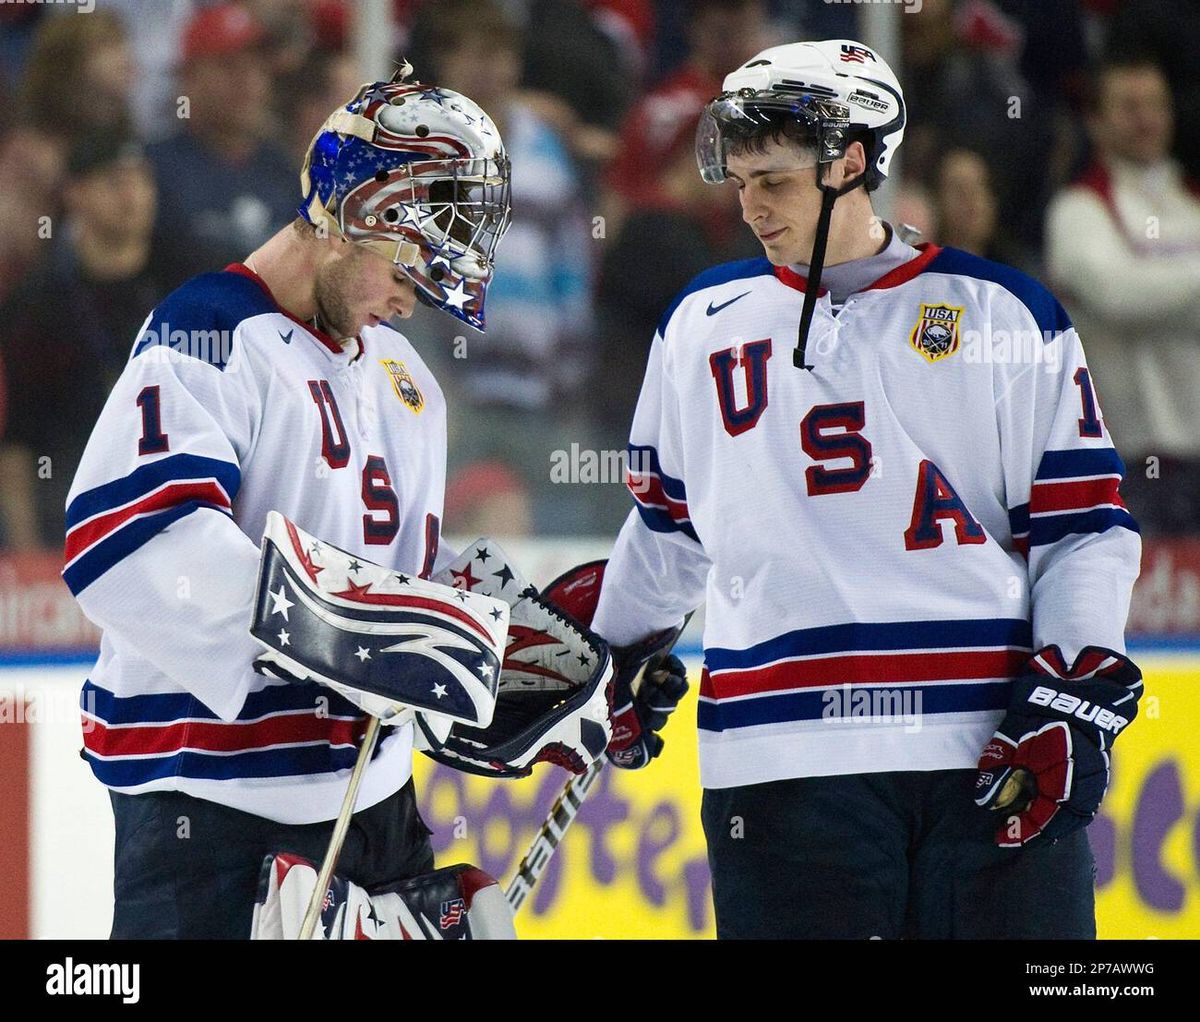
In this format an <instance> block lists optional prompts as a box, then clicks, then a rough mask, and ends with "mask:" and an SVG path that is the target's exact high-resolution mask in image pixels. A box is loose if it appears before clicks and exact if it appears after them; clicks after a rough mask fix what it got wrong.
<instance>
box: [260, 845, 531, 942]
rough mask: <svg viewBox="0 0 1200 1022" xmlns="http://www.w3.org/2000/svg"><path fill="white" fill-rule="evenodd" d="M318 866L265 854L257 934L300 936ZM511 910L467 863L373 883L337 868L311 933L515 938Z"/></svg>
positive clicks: (276, 937) (353, 937)
mask: <svg viewBox="0 0 1200 1022" xmlns="http://www.w3.org/2000/svg"><path fill="white" fill-rule="evenodd" d="M316 884H317V867H316V866H314V865H313V864H312V863H311V862H309V861H308V860H307V859H305V858H302V857H301V856H299V855H294V854H292V853H290V852H281V853H279V854H277V855H271V856H268V857H267V858H266V859H265V860H264V862H263V869H262V874H261V877H260V880H259V891H258V899H257V901H256V903H255V906H254V918H253V922H252V924H251V932H250V937H251V939H252V940H296V939H298V938H299V935H300V925H301V923H302V922H303V920H304V912H305V909H307V907H308V902H309V898H310V897H311V896H312V892H313V889H314V888H315V887H316ZM516 936H517V933H516V930H515V929H514V927H513V917H512V911H511V910H510V909H509V907H508V902H507V901H505V899H504V892H503V891H502V890H501V889H500V885H499V884H498V883H497V882H496V881H495V879H494V878H492V877H491V876H489V875H488V874H487V873H485V872H483V870H481V869H478V868H477V867H475V866H470V865H467V864H465V863H459V864H458V865H455V866H445V867H443V868H441V869H436V870H434V871H433V872H431V873H424V874H422V875H421V876H418V877H413V878H411V879H409V880H402V881H400V882H399V883H395V884H389V885H387V886H386V887H382V888H378V889H375V890H373V891H368V890H367V889H366V888H363V887H361V886H359V885H358V884H354V883H351V882H350V881H348V880H346V879H344V878H342V877H337V876H335V877H334V878H333V879H332V880H331V881H330V884H329V889H328V891H326V894H325V901H324V904H323V905H322V908H321V919H320V923H319V925H318V927H317V932H316V934H315V935H314V937H313V939H314V940H515V939H516Z"/></svg>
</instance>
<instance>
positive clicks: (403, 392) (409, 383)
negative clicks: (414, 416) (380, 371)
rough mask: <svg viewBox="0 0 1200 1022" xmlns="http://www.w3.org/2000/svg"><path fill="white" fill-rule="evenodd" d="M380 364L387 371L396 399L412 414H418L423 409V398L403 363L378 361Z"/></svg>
mask: <svg viewBox="0 0 1200 1022" xmlns="http://www.w3.org/2000/svg"><path fill="white" fill-rule="evenodd" d="M379 361H380V364H381V365H382V366H383V368H384V369H386V370H387V371H388V376H390V377H391V378H392V390H394V391H395V392H396V397H398V398H399V399H400V400H401V401H403V402H404V403H405V404H406V405H408V407H409V408H411V409H412V410H413V411H414V412H419V411H420V410H421V409H422V408H424V407H425V398H424V396H423V395H422V394H421V391H420V390H419V389H417V384H416V381H415V380H414V379H413V378H412V374H411V373H409V371H408V369H407V368H406V367H405V365H404V363H403V362H397V361H396V360H395V359H394V358H384V359H380V360H379Z"/></svg>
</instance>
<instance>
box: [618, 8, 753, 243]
mask: <svg viewBox="0 0 1200 1022" xmlns="http://www.w3.org/2000/svg"><path fill="white" fill-rule="evenodd" d="M764 25H765V8H764V5H763V3H762V2H761V0H697V2H696V3H694V4H692V5H691V8H690V12H689V16H688V43H689V47H690V52H689V55H688V59H687V61H686V62H685V63H684V64H683V65H682V66H680V67H679V68H678V69H677V70H675V71H674V72H672V73H671V74H670V75H668V76H667V77H666V78H665V79H664V80H663V81H662V82H660V83H659V84H658V85H657V86H656V87H655V88H654V89H652V90H651V91H650V92H648V93H646V95H644V96H643V97H642V98H641V99H640V100H638V102H637V103H636V104H635V105H634V107H633V109H632V110H630V112H629V116H628V117H627V118H626V120H625V123H624V125H623V126H622V129H621V142H620V145H619V146H618V149H617V153H616V157H615V159H614V161H613V163H612V166H611V168H610V170H609V175H608V185H609V187H610V188H611V189H612V198H613V200H614V201H613V202H612V203H611V204H610V205H609V206H608V207H607V208H606V209H605V215H606V218H607V219H608V222H609V229H610V231H611V232H613V234H614V235H615V233H616V232H617V231H618V230H619V229H620V224H621V220H622V219H623V218H624V216H625V215H626V213H627V212H628V211H629V210H630V209H635V208H638V207H649V208H654V207H657V206H659V205H661V197H660V196H659V195H658V194H657V192H658V188H659V184H660V180H661V179H660V175H661V174H662V170H663V166H664V163H665V162H666V161H667V160H668V159H669V158H670V155H671V149H672V147H674V146H675V145H676V144H677V142H678V141H679V134H680V131H681V129H682V127H683V126H684V125H688V126H689V127H690V129H691V131H692V133H693V134H694V132H695V126H696V121H697V120H698V119H699V117H700V112H701V110H703V109H704V104H705V103H707V102H708V101H709V100H710V99H712V98H713V96H715V95H716V94H717V93H718V92H720V91H721V83H722V82H724V80H725V76H726V75H727V74H728V73H729V72H730V71H732V70H733V69H734V68H736V67H737V66H738V65H739V64H741V63H743V62H744V61H746V60H749V59H750V57H752V56H754V54H755V53H757V52H759V50H761V49H762V48H763V46H762V44H763V33H764ZM721 194H722V197H723V199H724V202H723V203H719V204H713V205H712V206H711V209H710V211H711V212H712V213H713V214H714V219H713V223H712V224H711V225H710V228H709V229H710V230H712V231H713V232H715V233H718V234H722V235H723V236H724V239H725V241H727V242H728V241H729V240H731V239H732V237H734V236H737V235H739V234H740V233H741V232H738V230H737V225H738V223H739V222H740V220H741V214H740V212H739V208H738V202H737V196H736V193H735V192H734V191H733V190H732V189H730V190H729V191H728V192H725V191H724V190H722V193H721ZM751 240H753V239H751ZM717 261H718V262H720V261H721V259H720V258H719V257H718V259H717Z"/></svg>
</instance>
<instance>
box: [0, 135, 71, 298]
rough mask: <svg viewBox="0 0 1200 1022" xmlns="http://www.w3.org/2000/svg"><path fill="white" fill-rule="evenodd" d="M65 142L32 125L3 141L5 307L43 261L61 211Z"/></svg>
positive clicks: (0, 221)
mask: <svg viewBox="0 0 1200 1022" xmlns="http://www.w3.org/2000/svg"><path fill="white" fill-rule="evenodd" d="M62 166H63V142H62V140H61V138H59V137H58V136H55V135H51V134H49V133H48V132H46V131H45V130H43V129H42V128H40V127H37V126H34V125H32V124H26V125H21V126H18V127H16V128H14V129H13V130H12V131H10V132H9V133H8V134H7V135H5V136H3V137H2V138H0V181H3V182H4V187H3V188H0V302H3V301H4V299H5V298H6V297H7V296H8V294H9V293H10V292H11V291H12V289H13V288H14V287H15V286H16V285H17V284H18V282H19V281H20V280H21V279H22V277H24V276H25V275H26V274H27V273H29V272H31V271H32V270H33V269H34V268H36V267H37V265H38V264H39V263H40V262H41V260H42V258H43V257H44V255H45V253H46V250H47V247H48V246H47V245H46V241H47V239H48V238H50V237H53V234H54V225H55V223H56V222H57V216H58V210H59V202H60V200H59V185H60V183H61V180H62Z"/></svg>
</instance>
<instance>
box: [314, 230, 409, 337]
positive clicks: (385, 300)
mask: <svg viewBox="0 0 1200 1022" xmlns="http://www.w3.org/2000/svg"><path fill="white" fill-rule="evenodd" d="M334 244H335V245H336V248H335V249H334V250H333V254H331V255H330V257H329V258H328V259H326V260H325V262H323V263H322V264H321V265H320V266H319V267H318V268H317V276H316V286H315V290H314V297H315V299H316V305H317V315H318V317H319V318H320V321H321V323H322V325H323V326H324V327H325V329H326V330H327V331H328V332H329V333H330V334H332V335H333V336H334V337H337V338H342V337H354V336H356V335H357V334H358V332H359V331H360V330H361V329H362V328H363V327H365V326H377V325H378V324H380V323H382V322H383V321H385V320H388V319H392V318H393V317H395V316H399V317H400V318H401V319H408V317H409V316H411V315H412V313H413V308H414V307H415V306H416V303H417V288H416V285H415V284H413V282H412V281H411V280H409V278H408V277H407V276H405V274H404V272H403V271H402V270H401V269H400V267H398V266H396V265H394V264H393V263H392V262H391V261H390V260H388V259H387V258H386V257H384V256H382V255H380V254H379V253H378V252H372V251H371V250H370V249H369V248H366V247H365V246H363V245H354V244H343V243H340V242H334Z"/></svg>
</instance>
